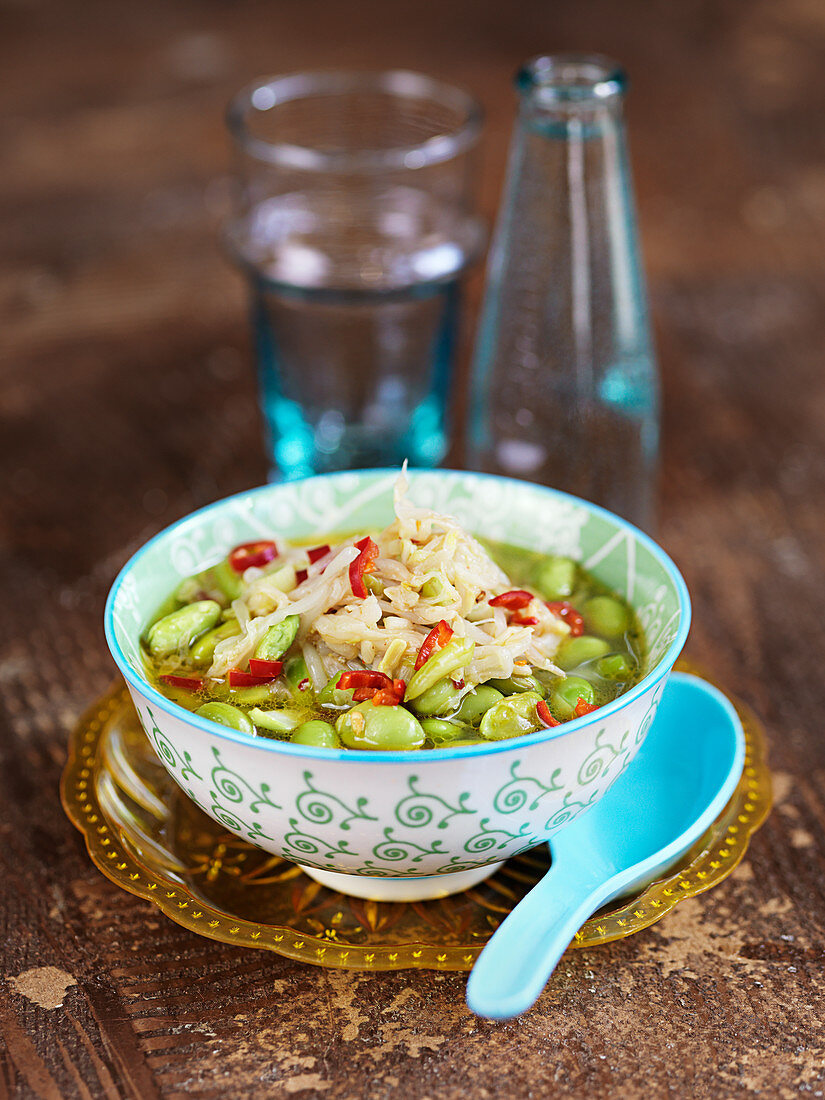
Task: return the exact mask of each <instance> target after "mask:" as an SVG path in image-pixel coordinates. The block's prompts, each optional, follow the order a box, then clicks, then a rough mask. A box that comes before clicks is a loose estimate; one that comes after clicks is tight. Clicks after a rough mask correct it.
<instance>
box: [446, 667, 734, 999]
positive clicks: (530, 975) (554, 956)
mask: <svg viewBox="0 0 825 1100" xmlns="http://www.w3.org/2000/svg"><path fill="white" fill-rule="evenodd" d="M744 761H745V735H744V733H743V731H742V723H741V722H740V721H739V717H738V715H737V713H736V711H735V710H734V709H733V707H732V706H731V704H730V703H729V702H728V700H727V699H726V698H725V697H724V695H722V693H721V692H719V691H717V690H716V688H714V687H711V686H710V685H709V684H707V683H705V681H704V680H700V679H698V678H697V677H696V676H690V675H687V674H686V673H683V672H675V673H672V674H671V676H670V679H669V681H668V684H667V687H666V688H665V690H664V693H663V695H662V700H661V703H660V704H659V710H658V711H657V713H656V719H655V721H654V723H653V725H652V726H651V728H650V732H649V733H648V735H647V738H646V739H645V743H644V744H643V745H642V747H641V749H640V750H639V753H638V755H637V757H636V759H635V760H634V761H633V763H632V764H631V765H630V767H629V768H628V769H627V771H626V772H625V774H624V775H623V776H622V777H621V778H620V779H619V780H618V781H617V782H616V783H615V785H614V786H613V787H611V789H610V790H609V791H608V792H607V794H606V795H605V796H604V797H603V798H602V799H601V800H600V801H599V802H597V803H596V805H595V806H593V808H592V809H591V810H588V811H587V812H586V813H584V814H582V816H581V817H579V818H577V819H576V820H575V821H574V822H572V824H570V825H569V826H568V827H567V828H566V829H562V830H561V831H560V832H559V833H558V834H557V835H556V836H555V837H553V839H552V841H551V842H550V847H551V850H552V854H553V864H552V866H551V868H550V870H549V871H548V872H547V874H546V875H545V876H544V878H543V879H542V880H541V881H540V882H539V883H537V884H536V886H534V887H533V889H532V890H531V891H530V893H529V894H527V895H526V897H524V898H523V899H522V900H521V901H520V902H519V903H518V905H517V906H516V907H515V909H514V910H513V911H512V912H511V913H510V915H509V916H508V917H507V919H506V920H505V921H504V922H503V923H502V924H501V926H500V927H499V928H498V929H497V930H496V932H495V935H494V936H493V937H492V939H491V940H490V942H489V943H488V944H487V946H486V947H485V948H484V950H483V951H482V952H481V955H480V956H479V957H478V960H477V961H476V964H475V966H474V967H473V970H472V973H471V974H470V979H469V981H468V982H467V1004H468V1005H469V1007H470V1008H471V1009H472V1011H473V1012H475V1013H477V1014H478V1015H479V1016H487V1017H489V1018H490V1019H493V1020H507V1019H510V1018H511V1017H513V1016H518V1015H520V1013H522V1012H526V1011H527V1009H528V1008H530V1007H531V1006H532V1005H533V1003H534V1002H535V1000H536V998H537V997H538V996H539V994H540V993H541V991H542V989H543V988H544V986H545V984H546V982H547V979H548V978H549V977H550V975H551V974H552V973H553V970H554V969H555V966H556V963H557V962H558V961H559V959H560V958H561V956H562V954H563V953H564V951H565V949H566V948H567V946H568V944H569V943H570V941H571V940H572V939H573V936H574V935H575V934H576V932H577V931H578V930H579V928H581V926H582V924H584V922H585V920H587V918H588V917H589V916H591V915H592V914H593V913H594V912H595V911H596V910H597V909H599V908H600V907H601V906H602V905H605V904H607V902H609V901H612V900H613V898H617V897H620V896H621V895H623V894H633V893H635V892H637V891H638V890H640V889H641V888H642V887H643V886H645V885H646V884H647V883H649V882H652V881H653V880H654V879H657V878H660V877H661V876H662V875H663V874H665V872H667V871H668V870H669V869H670V868H671V867H672V866H673V865H674V864H676V863H677V862H678V861H679V859H681V857H682V856H683V855H684V854H685V853H686V852H687V851H688V850H689V849H690V848H691V847H692V845H693V844H694V843H695V842H696V841H697V840H698V839H699V837H701V836H702V834H703V833H704V832H705V831H706V830H707V829H708V828H709V827H710V825H711V824H712V823H713V821H714V820H715V819H716V818H717V817H718V816H719V814H720V813H721V811H722V809H723V808H724V806H725V804H726V802H727V801H728V799H729V798H730V797H731V795H732V794H733V791H734V789H735V787H736V784H737V783H738V781H739V778H740V776H741V774H742V768H743V766H744Z"/></svg>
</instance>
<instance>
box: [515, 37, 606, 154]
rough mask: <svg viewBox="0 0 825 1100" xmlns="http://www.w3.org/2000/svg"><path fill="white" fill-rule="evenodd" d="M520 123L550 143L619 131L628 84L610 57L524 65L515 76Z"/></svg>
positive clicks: (574, 57)
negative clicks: (617, 128) (554, 139)
mask: <svg viewBox="0 0 825 1100" xmlns="http://www.w3.org/2000/svg"><path fill="white" fill-rule="evenodd" d="M516 87H517V89H518V91H519V93H520V97H521V101H520V122H521V124H522V125H523V126H526V127H528V128H529V129H531V130H534V131H539V132H540V133H542V134H544V136H546V137H548V138H568V137H572V136H576V137H579V138H586V137H590V136H597V135H598V134H600V133H603V132H604V130H605V129H606V128H607V129H612V128H614V127H616V126H620V125H621V123H622V108H623V101H624V93H625V89H626V87H627V79H626V77H625V74H624V72H623V71H622V69H621V68H620V67H619V66H618V65H617V64H616V63H615V62H613V61H611V60H610V59H609V58H606V57H601V56H599V55H596V54H589V55H583V54H557V55H553V56H542V57H536V58H533V59H532V60H531V61H528V62H527V63H526V64H525V65H524V66H523V67H522V68H521V69H520V70H519V72H518V73H517V75H516Z"/></svg>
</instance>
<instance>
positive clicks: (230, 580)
mask: <svg viewBox="0 0 825 1100" xmlns="http://www.w3.org/2000/svg"><path fill="white" fill-rule="evenodd" d="M207 573H208V574H211V579H212V581H213V583H214V584H216V585H217V586H218V588H219V589H220V590H221V592H222V593H223V595H224V596H225V597H226V599H227V600H228V601H229V603H232V601H233V600H237V598H238V596H240V594H241V592H242V591H243V578H242V577H241V574H240V573H238V572H237V570H235V569H233V568H232V566H231V565H230V564H229V560H228V559H227V558H224V559H223V561H219V562H218V564H217V565H213V566H212V568H211V569H208V570H207Z"/></svg>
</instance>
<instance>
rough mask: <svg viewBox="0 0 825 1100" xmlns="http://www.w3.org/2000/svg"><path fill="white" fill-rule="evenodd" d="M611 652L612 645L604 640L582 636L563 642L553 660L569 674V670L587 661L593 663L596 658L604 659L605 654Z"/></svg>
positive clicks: (586, 635) (588, 635)
mask: <svg viewBox="0 0 825 1100" xmlns="http://www.w3.org/2000/svg"><path fill="white" fill-rule="evenodd" d="M609 652H610V643H609V642H606V641H605V640H604V638H595V637H594V636H593V635H592V634H582V635H581V637H579V638H567V639H566V640H565V641H564V642H562V644H561V645H560V646H559V649H558V652H557V653H556V655H555V657H554V658H553V662H554V663H555V664H557V665H558V666H559V668H563V669H564V671H565V672H567V671H568V669H571V668H575V667H576V666H577V665H581V664H584V662H585V661H592V660H593V658H594V657H603V656H604V654H605V653H609Z"/></svg>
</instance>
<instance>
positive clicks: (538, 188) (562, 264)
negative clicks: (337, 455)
mask: <svg viewBox="0 0 825 1100" xmlns="http://www.w3.org/2000/svg"><path fill="white" fill-rule="evenodd" d="M517 85H518V88H519V91H520V94H521V102H520V107H519V115H518V122H517V126H516V130H515V133H514V136H513V140H512V145H511V151H510V163H509V169H508V177H507V183H506V187H505V194H504V200H503V203H502V208H501V212H500V215H499V220H498V225H497V227H496V233H495V237H494V240H493V245H492V249H491V254H490V259H489V262H488V272H487V286H486V291H485V296H484V303H483V307H482V316H481V322H480V326H479V335H478V341H477V345H476V351H475V357H474V363H473V372H472V390H471V397H470V422H469V425H468V456H467V457H468V464H469V465H470V467H471V468H475V469H481V470H486V471H488V472H491V473H502V474H506V475H509V476H513V477H523V478H527V479H529V480H532V481H539V482H543V483H545V484H548V485H551V486H553V487H554V488H557V489H562V490H564V491H567V492H571V493H574V494H575V495H577V496H582V497H585V498H587V499H589V500H593V501H596V502H597V503H599V504H602V505H604V506H605V507H607V508H610V509H611V510H612V511H615V512H618V513H619V514H620V515H622V516H624V517H625V518H627V519H630V520H631V521H632V522H635V523H638V524H639V525H640V526H643V527H647V528H650V527H651V526H652V524H653V518H654V506H655V482H656V467H657V456H658V442H659V388H658V376H657V368H656V362H655V357H654V353H653V348H652V341H651V334H650V326H649V321H648V314H647V302H646V294H645V288H644V280H643V275H642V269H641V260H640V254H639V243H638V234H637V230H636V222H635V208H634V200H633V190H632V184H631V179H630V170H629V164H628V156H627V146H626V141H625V134H624V123H623V117H622V100H623V93H624V87H625V80H624V76H623V74H622V73H621V71H620V70H619V69H618V68H617V67H616V66H615V65H614V64H613V63H612V62H609V61H608V60H606V59H603V58H598V57H579V56H559V57H543V58H537V59H535V60H534V61H532V62H530V63H529V64H528V65H527V66H525V67H524V69H522V70H521V72H520V73H519V75H518V78H517Z"/></svg>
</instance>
